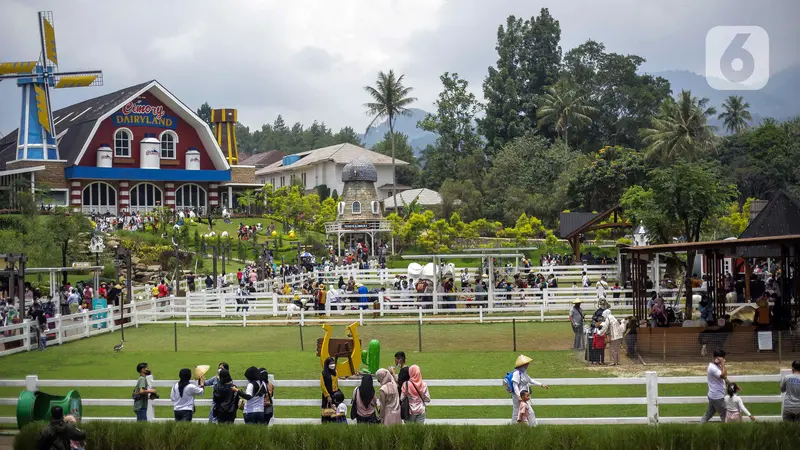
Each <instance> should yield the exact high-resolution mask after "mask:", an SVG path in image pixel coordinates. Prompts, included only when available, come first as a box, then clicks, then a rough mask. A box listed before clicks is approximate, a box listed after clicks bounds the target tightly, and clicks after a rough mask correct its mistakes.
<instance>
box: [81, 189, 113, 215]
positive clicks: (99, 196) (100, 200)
mask: <svg viewBox="0 0 800 450" xmlns="http://www.w3.org/2000/svg"><path fill="white" fill-rule="evenodd" d="M81 211H83V212H84V213H87V214H91V213H95V214H105V213H110V214H116V213H117V190H116V189H114V188H113V187H111V185H109V184H107V183H102V182H94V183H91V184H90V185H88V186H86V187H85V188H83V202H82V204H81Z"/></svg>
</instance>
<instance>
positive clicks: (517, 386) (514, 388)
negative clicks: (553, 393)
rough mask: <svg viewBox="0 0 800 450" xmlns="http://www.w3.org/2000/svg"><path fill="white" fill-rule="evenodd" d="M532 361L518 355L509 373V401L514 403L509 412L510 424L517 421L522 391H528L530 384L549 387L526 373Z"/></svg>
mask: <svg viewBox="0 0 800 450" xmlns="http://www.w3.org/2000/svg"><path fill="white" fill-rule="evenodd" d="M532 362H533V359H531V358H529V357H527V356H525V355H519V356H518V357H517V362H516V363H515V364H514V373H513V374H512V375H511V401H512V403H513V404H514V411H513V412H512V414H511V423H512V424H515V423H517V417H518V416H519V405H520V402H521V399H520V397H521V394H522V391H528V392H530V387H531V386H538V387H541V388H544V389H550V387H549V386H548V385H546V384H543V383H540V382H538V381H536V380H534V379H533V378H531V377H530V375H528V372H527V371H528V366H529V365H530V363H532Z"/></svg>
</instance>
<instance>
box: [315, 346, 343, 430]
mask: <svg viewBox="0 0 800 450" xmlns="http://www.w3.org/2000/svg"><path fill="white" fill-rule="evenodd" d="M319 387H320V388H321V389H322V409H325V408H331V407H332V406H333V399H332V398H331V396H332V395H333V393H334V392H336V391H338V390H339V379H338V378H337V377H336V360H335V359H333V358H330V357H329V358H328V359H326V360H325V363H324V364H323V365H322V375H320V377H319ZM325 422H333V420H331V418H330V417H325V416H322V423H325Z"/></svg>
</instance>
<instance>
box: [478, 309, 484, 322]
mask: <svg viewBox="0 0 800 450" xmlns="http://www.w3.org/2000/svg"><path fill="white" fill-rule="evenodd" d="M478 320H479V323H483V305H478Z"/></svg>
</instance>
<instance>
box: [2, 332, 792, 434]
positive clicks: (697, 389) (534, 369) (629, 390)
mask: <svg viewBox="0 0 800 450" xmlns="http://www.w3.org/2000/svg"><path fill="white" fill-rule="evenodd" d="M344 333H345V331H344V327H335V330H334V337H344ZM422 333H423V341H422V343H423V352H422V353H420V352H418V351H417V350H418V328H417V326H416V325H365V326H362V327H359V334H360V338H361V340H362V343H363V344H364V345H366V344H367V342H369V340H371V339H379V340H380V341H381V346H382V354H381V357H382V359H381V366H383V367H386V366H388V365H390V364H392V363H393V356H392V355H393V354H394V352H395V351H398V350H403V351H405V352H406V354H407V355H408V361H409V362H410V363H412V364H418V365H419V366H420V367H421V368H422V373H423V376H424V377H425V378H428V379H444V378H462V379H463V378H496V379H497V380H498V386H497V387H469V388H456V387H432V388H431V389H430V391H431V396H432V397H433V398H508V394H506V392H505V391H504V390H503V388H502V387H501V386H500V385H499V380H500V379H501V378H502V377H503V376H504V375H505V373H506V372H508V371H509V370H511V369H512V366H513V363H514V360H515V358H516V355H517V353H521V352H524V353H525V354H527V355H528V356H531V357H532V358H534V360H535V362H534V364H533V365H532V366H531V369H529V370H530V373H531V374H532V376H534V377H535V378H562V377H614V376H642V375H643V373H644V371H645V370H656V371H658V372H659V373H660V374H662V375H665V376H666V375H673V376H674V375H702V374H704V368H705V365H702V364H701V365H689V366H679V367H676V366H669V367H657V366H648V367H647V368H644V367H642V366H636V365H632V364H630V365H626V366H622V367H621V368H619V369H617V370H615V369H614V368H607V367H600V368H594V367H592V368H588V367H587V366H586V365H585V363H583V362H581V361H579V360H578V358H577V357H576V355H575V354H574V353H573V352H572V351H570V350H562V349H568V348H569V347H570V346H571V339H572V333H571V330H570V329H569V327H568V326H567V325H565V324H564V323H526V324H517V350H518V351H517V353H515V352H514V351H513V350H512V349H513V343H512V330H511V324H445V325H423V326H422ZM177 335H178V351H177V352H175V351H174V334H173V327H172V326H171V325H145V326H142V327H141V328H138V329H133V328H131V329H128V330H127V331H126V341H125V348H124V350H123V351H122V352H119V353H114V352H113V351H112V347H113V346H114V345H115V344H117V343H118V342H119V334H118V333H114V334H111V335H109V334H106V335H102V336H97V337H92V338H89V339H85V340H81V341H77V342H74V343H70V344H66V345H63V346H53V347H51V348H49V349H48V350H47V351H46V352H29V353H21V354H15V355H11V356H6V357H4V358H3V362H4V364H2V365H0V378H2V379H23V378H24V377H25V376H26V375H31V374H37V375H38V376H39V377H40V378H43V379H44V378H50V379H134V378H136V373H135V367H136V364H137V363H139V362H141V361H147V362H148V363H149V364H150V367H151V369H152V370H153V374H154V376H155V377H156V379H157V380H165V379H167V380H168V379H177V373H178V371H179V370H180V369H181V368H183V367H190V368H191V367H193V366H195V365H197V364H209V365H212V367H214V366H216V365H217V364H218V363H219V362H220V361H226V362H228V363H229V364H230V366H231V369H232V372H233V374H234V378H237V379H243V373H244V370H245V369H246V368H247V367H249V366H251V365H256V366H259V367H261V366H264V367H267V368H268V369H269V370H270V373H273V374H274V375H275V377H276V378H277V379H278V380H281V379H305V380H309V379H316V378H318V376H319V369H320V362H319V359H318V358H317V357H316V355H315V349H316V339H317V338H319V337H322V335H323V331H322V329H321V327H316V326H309V327H305V328H304V329H303V337H304V344H305V351H300V329H299V327H297V326H286V327H276V326H271V327H257V326H253V327H248V328H241V327H192V328H185V327H182V326H180V325H179V326H178V328H177ZM778 369H779V367H778V366H777V364H763V363H760V364H759V365H747V364H741V365H737V364H736V362H735V361H733V362H732V363H731V364H730V368H729V370H730V371H731V372H732V373H734V374H736V373H761V374H764V373H766V374H775V373H778ZM743 387H744V390H745V394H746V395H768V394H777V393H778V386H777V384H773V383H749V384H747V385H745V386H743ZM465 389H466V390H467V392H465ZM66 390H68V389H58V388H46V389H45V391H46V392H48V393H54V394H58V393H64V392H65V391H66ZM161 390H162V398H165V397H167V395H168V394H167V392H163V391H165V389H163V388H162V389H161ZM659 391H660V395H671V396H675V395H683V396H704V395H705V394H706V386H705V384H704V383H703V384H685V385H662V386H660V388H659ZM344 392H345V395H351V392H352V388H344ZM80 393H81V396H82V397H84V398H118V399H122V398H129V396H130V390H129V389H128V388H81V389H80ZM18 394H19V390H18V389H11V388H0V397H6V398H7V397H17V396H18ZM644 395H645V388H644V386H553V387H552V388H551V389H550V390H549V391H545V390H540V389H537V390H535V391H534V392H533V396H534V398H548V397H573V398H575V397H580V398H589V397H626V396H630V397H643V396H644ZM207 396H208V394H207ZM277 397H278V398H305V399H316V398H318V397H319V390H318V389H316V388H283V389H281V388H278V393H277ZM748 407H749V408H750V409H751V411H753V413H754V414H755V415H757V416H758V415H764V414H769V415H772V414H779V408H780V407H779V405H777V404H776V405H772V404H753V405H748ZM197 409H198V413H197V415H198V416H199V417H202V416H204V415H207V414H208V411H207V409H208V408H207V407H198V408H197ZM704 411H705V405H664V406H661V410H660V413H661V415H662V416H675V415H679V416H682V415H688V416H698V415H702V413H703V412H704ZM645 413H646V411H645V406H644V405H619V406H539V407H537V408H536V414H537V416H538V417H599V416H610V417H621V416H644V415H645ZM84 414H85V415H86V416H94V417H97V416H108V415H130V414H132V411H131V408H128V407H96V406H88V407H86V409H85V411H84ZM156 414H157V416H158V417H165V416H171V411H170V408H169V407H158V408H157V411H156ZM428 414H429V417H431V418H481V417H486V418H504V417H506V416H507V415H509V414H510V408H507V407H436V408H434V407H432V408H431V409H430V410H429V411H428ZM0 415H2V416H12V415H14V407H12V406H0ZM276 415H279V416H280V417H317V416H318V415H319V410H318V408H314V407H279V408H277V409H276Z"/></svg>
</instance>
